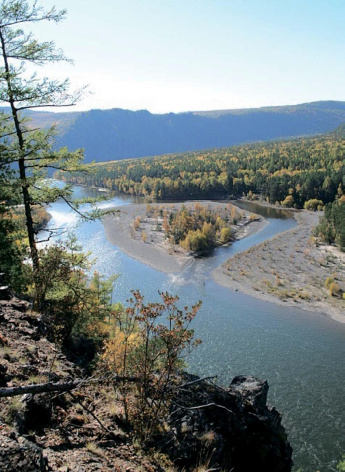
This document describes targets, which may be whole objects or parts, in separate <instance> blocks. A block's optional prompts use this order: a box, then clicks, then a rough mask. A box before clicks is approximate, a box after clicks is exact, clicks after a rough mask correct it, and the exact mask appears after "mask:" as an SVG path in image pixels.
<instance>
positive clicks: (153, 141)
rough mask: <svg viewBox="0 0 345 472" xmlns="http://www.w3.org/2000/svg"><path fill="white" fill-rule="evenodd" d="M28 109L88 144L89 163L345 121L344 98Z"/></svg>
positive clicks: (70, 143)
mask: <svg viewBox="0 0 345 472" xmlns="http://www.w3.org/2000/svg"><path fill="white" fill-rule="evenodd" d="M25 113H26V114H27V115H28V116H29V117H30V118H31V120H32V122H31V125H32V127H33V128H36V127H41V126H45V127H48V126H51V125H52V124H55V125H56V126H57V130H58V134H59V135H58V139H57V145H58V146H67V147H68V148H69V149H77V148H84V149H85V158H86V162H91V161H93V160H95V161H97V162H100V161H109V160H115V159H116V160H117V159H127V158H131V157H145V156H153V155H159V154H166V153H177V152H185V151H192V150H200V149H209V148H215V147H226V146H233V145H236V144H241V143H249V142H254V141H265V140H270V139H277V138H288V137H297V136H307V135H315V134H318V133H325V132H328V131H331V130H332V129H334V128H336V127H337V126H339V125H340V124H342V123H344V122H345V102H336V101H324V102H314V103H305V104H301V105H294V106H282V107H265V108H256V109H255V108H252V109H239V110H217V111H205V112H190V113H178V114H175V113H166V114H162V115H158V114H152V113H150V112H148V111H146V110H141V111H130V110H122V109H119V108H116V109H111V110H91V111H86V112H67V113H66V112H63V113H52V112H43V111H37V110H30V111H26V112H25Z"/></svg>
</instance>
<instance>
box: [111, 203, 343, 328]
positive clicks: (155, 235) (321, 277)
mask: <svg viewBox="0 0 345 472" xmlns="http://www.w3.org/2000/svg"><path fill="white" fill-rule="evenodd" d="M200 203H202V204H205V205H208V206H209V208H210V209H215V208H217V207H218V208H221V207H222V206H226V205H227V204H226V203H218V202H209V201H207V202H200ZM183 204H184V205H186V206H188V205H194V204H195V202H190V203H188V202H187V203H186V202H185V203H174V204H150V205H149V207H150V208H151V211H152V210H154V209H155V208H156V207H157V206H158V207H160V208H166V207H169V206H170V207H174V208H181V206H182V205H183ZM240 211H243V210H240ZM244 213H246V215H247V216H246V218H245V219H244V220H243V221H242V222H241V223H240V224H239V225H238V226H236V231H235V234H234V236H235V239H241V238H243V237H246V236H249V235H250V234H254V233H255V232H258V231H260V230H261V229H262V228H263V226H264V225H265V224H267V221H266V220H265V219H264V218H262V217H260V220H258V221H251V222H250V224H248V223H249V218H248V215H249V212H244ZM137 217H139V219H140V226H139V227H138V228H137V229H134V226H133V223H134V220H135V219H136V218H137ZM294 217H295V218H296V220H297V222H298V225H297V226H296V227H295V228H292V229H290V230H288V231H285V232H284V233H280V234H278V235H276V236H275V237H273V238H272V239H269V240H267V241H265V242H263V243H261V244H259V245H257V246H254V247H252V248H250V249H248V250H247V251H245V252H243V253H239V254H237V255H235V256H234V257H232V258H230V259H228V260H227V261H226V262H225V263H223V264H222V265H221V266H220V267H218V268H217V269H215V270H214V271H213V273H212V277H213V278H214V280H215V281H216V282H217V283H218V284H220V285H223V286H225V287H228V288H229V289H231V290H238V291H241V292H243V293H246V294H248V295H251V296H253V297H256V298H259V299H261V300H265V301H268V302H271V303H275V304H278V305H282V306H283V305H284V306H286V305H290V306H295V307H299V308H302V309H305V310H309V311H314V312H318V313H323V314H325V315H326V316H328V317H330V318H332V319H333V320H336V321H339V322H341V323H345V301H344V300H343V299H342V298H341V297H340V296H331V295H330V293H329V290H328V289H327V288H326V287H325V282H326V279H327V278H328V277H332V279H333V280H334V282H335V283H336V284H337V285H338V286H339V288H340V289H341V290H342V291H345V254H344V253H342V252H340V251H339V250H337V249H336V248H334V247H332V246H320V245H316V244H315V241H314V238H313V228H314V227H315V226H316V225H317V224H318V220H319V217H320V213H319V212H308V211H300V212H296V213H295V215H294ZM103 224H104V227H105V233H106V236H107V238H108V240H109V241H110V242H111V243H112V244H114V245H116V246H117V247H119V248H120V249H121V250H122V251H123V252H124V253H126V254H128V255H129V256H131V257H133V258H134V259H137V260H139V261H141V262H143V263H144V264H146V265H149V266H151V267H153V268H155V269H156V270H159V271H161V272H166V273H178V272H181V271H182V270H184V269H185V268H186V266H187V265H188V264H191V263H192V262H193V256H192V255H190V254H187V253H186V252H185V251H183V250H182V249H181V248H179V247H178V246H171V245H170V244H169V242H168V241H167V240H166V239H165V237H164V232H163V231H158V230H157V229H156V228H155V227H154V225H153V218H152V217H150V216H149V215H148V205H147V204H131V205H128V206H125V207H121V208H120V209H117V210H115V211H114V213H110V214H108V215H106V216H105V217H104V219H103ZM143 233H145V240H143V237H142V235H143Z"/></svg>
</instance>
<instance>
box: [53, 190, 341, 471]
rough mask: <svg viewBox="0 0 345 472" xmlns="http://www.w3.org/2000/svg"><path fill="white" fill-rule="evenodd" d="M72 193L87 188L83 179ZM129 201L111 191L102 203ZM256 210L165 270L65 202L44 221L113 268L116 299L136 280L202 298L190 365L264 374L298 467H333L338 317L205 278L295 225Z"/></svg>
mask: <svg viewBox="0 0 345 472" xmlns="http://www.w3.org/2000/svg"><path fill="white" fill-rule="evenodd" d="M75 193H76V195H90V194H92V192H91V191H87V190H86V189H83V188H81V187H76V188H75ZM130 203H131V200H130V199H125V198H120V197H116V198H112V199H111V200H110V201H107V202H103V203H102V204H100V206H103V207H113V206H122V205H127V204H130ZM253 211H254V210H253ZM255 211H256V212H257V213H259V212H260V213H261V214H263V215H264V216H265V217H266V218H267V219H268V221H269V224H268V225H266V226H265V227H264V228H263V229H262V230H261V231H260V232H259V233H257V234H254V235H252V236H249V237H247V238H244V239H242V240H240V241H237V242H235V243H234V244H233V245H232V246H231V247H229V248H219V249H217V250H216V251H215V252H214V254H213V255H211V256H209V257H207V258H203V259H198V260H196V261H195V262H194V263H193V265H192V266H191V267H188V268H187V269H186V270H185V271H184V272H181V273H178V274H164V273H162V272H159V271H156V270H154V269H152V268H151V267H148V266H146V265H144V264H142V263H140V262H138V261H136V260H134V259H132V258H130V257H128V256H126V255H125V254H124V253H122V252H121V251H120V250H119V249H118V248H117V247H116V246H113V245H112V244H110V243H109V242H108V241H107V239H106V237H105V233H104V228H103V225H102V223H101V222H100V221H95V222H91V223H81V224H79V225H77V217H76V215H75V214H73V213H71V212H70V210H69V208H68V207H67V206H66V205H65V204H64V203H61V202H57V203H55V204H53V205H52V206H51V207H50V209H49V212H50V213H51V214H52V217H53V218H52V220H51V221H50V223H49V225H50V227H60V228H62V229H64V230H68V229H69V230H73V231H74V233H75V235H76V237H77V239H78V240H79V242H80V243H81V245H82V246H83V249H84V250H85V251H90V252H91V253H92V257H93V258H96V262H95V269H97V270H98V271H99V272H100V273H101V274H103V275H105V276H110V275H112V274H120V276H119V278H118V279H117V281H116V282H115V286H114V300H118V301H121V302H123V303H125V302H126V299H128V298H129V296H130V290H131V289H137V288H138V289H140V291H141V293H142V294H143V295H145V299H146V301H147V302H148V301H156V300H158V299H159V295H158V290H160V291H168V292H170V293H171V294H172V295H178V296H179V297H180V301H181V303H182V306H185V305H189V306H191V305H192V304H194V303H195V302H197V301H198V300H202V302H203V304H202V308H201V310H200V312H199V313H198V315H197V317H196V319H195V322H194V330H195V334H196V337H197V338H200V339H202V344H201V345H200V346H199V347H198V348H197V350H196V351H194V353H193V354H192V355H191V356H190V357H189V358H188V370H189V371H190V372H192V373H195V374H198V375H201V376H205V375H218V379H219V382H220V383H222V384H225V385H226V384H228V383H229V382H230V381H231V379H232V378H233V377H234V376H235V375H238V374H250V375H254V376H257V377H259V378H264V379H267V380H268V383H269V386H270V390H269V402H270V403H271V404H272V405H274V406H275V407H276V408H277V409H278V410H279V411H280V412H281V413H282V415H283V424H284V426H285V428H286V430H287V432H288V436H289V440H290V443H291V445H292V447H293V450H294V454H293V458H294V462H295V467H296V469H298V468H299V467H301V468H302V469H303V471H305V472H316V471H317V470H319V471H320V472H328V471H335V470H336V463H337V462H338V461H339V460H340V458H341V455H342V453H345V434H344V433H345V400H344V391H345V389H344V387H345V362H344V360H345V325H341V324H339V323H337V322H334V321H330V320H329V319H328V318H327V317H326V316H322V315H320V314H317V313H315V314H314V313H310V312H306V311H303V310H301V309H298V308H289V307H281V306H278V305H274V304H272V303H267V302H264V301H260V300H257V299H255V298H252V297H249V296H247V295H243V294H241V293H239V292H233V291H231V290H229V289H226V288H223V287H220V286H219V285H217V284H216V283H215V282H214V281H213V280H212V279H211V278H210V273H211V271H212V270H213V269H214V268H215V267H217V266H218V265H220V264H221V263H222V262H223V261H224V260H226V259H227V258H229V257H231V256H232V255H234V254H235V253H237V252H240V251H243V250H245V249H248V248H249V247H250V246H253V245H255V244H258V243H260V242H262V241H264V240H265V239H267V238H270V237H272V236H273V235H274V234H275V233H277V232H281V231H285V230H287V229H289V228H291V227H292V226H294V225H295V224H296V223H295V220H294V219H291V218H286V217H284V215H283V214H282V213H280V212H279V211H278V212H277V211H271V210H269V211H268V210H267V209H264V208H261V209H258V208H256V209H255Z"/></svg>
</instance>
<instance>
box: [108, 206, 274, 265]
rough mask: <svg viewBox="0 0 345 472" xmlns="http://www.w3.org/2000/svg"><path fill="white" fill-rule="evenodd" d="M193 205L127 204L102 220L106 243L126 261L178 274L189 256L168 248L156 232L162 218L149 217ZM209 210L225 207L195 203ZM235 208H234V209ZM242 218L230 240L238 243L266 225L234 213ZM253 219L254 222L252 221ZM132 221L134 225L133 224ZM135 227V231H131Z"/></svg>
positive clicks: (181, 250)
mask: <svg viewBox="0 0 345 472" xmlns="http://www.w3.org/2000/svg"><path fill="white" fill-rule="evenodd" d="M195 203H196V202H194V201H193V202H181V203H173V204H171V203H170V204H158V203H154V204H149V205H148V204H145V203H142V204H131V205H127V206H126V207H122V208H120V209H117V210H115V211H114V212H112V213H110V214H107V215H106V216H105V217H104V218H103V220H102V221H103V225H104V228H105V234H106V236H107V239H108V240H109V241H110V242H111V243H112V244H114V245H115V246H117V247H119V248H120V249H121V251H123V252H125V253H126V254H127V255H129V256H130V257H133V258H134V259H137V260H139V261H140V262H142V263H144V264H146V265H149V266H151V267H153V268H154V269H156V270H159V271H160V272H166V273H176V272H181V271H182V270H184V269H185V268H186V266H188V265H189V264H191V263H192V262H193V255H192V253H188V252H186V251H185V250H183V249H182V248H181V247H180V246H177V245H171V244H170V243H169V241H168V240H167V239H166V238H165V234H164V231H162V230H161V229H160V225H161V223H162V221H161V220H162V217H161V218H160V219H159V220H158V222H157V218H154V217H152V215H151V213H153V212H154V211H155V210H156V209H162V211H163V209H164V208H168V209H169V210H178V209H181V207H182V206H183V205H184V206H186V207H187V208H188V207H192V206H194V205H195ZM199 203H200V204H203V205H205V206H207V207H208V208H209V209H210V210H216V209H217V208H219V209H223V208H225V207H227V206H228V205H229V204H228V203H218V202H210V201H207V202H206V201H205V202H199ZM236 208H237V207H236ZM237 211H238V212H241V213H242V214H243V215H244V218H243V219H242V220H240V221H239V222H238V224H237V225H235V226H234V227H233V234H232V239H233V240H236V239H240V238H243V237H245V236H248V235H249V234H253V233H254V232H257V231H259V230H260V229H261V228H262V227H263V226H264V225H265V224H267V221H266V220H265V219H264V218H261V217H260V218H259V217H256V215H255V216H252V217H250V215H252V213H250V212H248V211H244V210H241V209H239V208H238V209H237ZM254 218H257V219H256V220H255V219H254ZM135 220H137V221H138V223H137V224H136V223H135ZM139 221H140V223H139ZM135 226H136V227H135Z"/></svg>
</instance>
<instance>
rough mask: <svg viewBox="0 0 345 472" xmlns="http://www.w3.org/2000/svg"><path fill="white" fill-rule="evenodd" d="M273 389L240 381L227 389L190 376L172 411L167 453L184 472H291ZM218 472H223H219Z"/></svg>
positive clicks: (256, 382)
mask: <svg viewBox="0 0 345 472" xmlns="http://www.w3.org/2000/svg"><path fill="white" fill-rule="evenodd" d="M267 392H268V384H267V382H266V381H262V380H258V379H256V378H254V377H250V376H238V377H235V378H234V380H233V381H232V382H231V385H230V386H229V387H228V388H222V387H219V386H217V385H215V384H213V383H211V382H207V381H206V380H201V379H198V378H197V377H195V376H191V375H188V376H186V378H185V379H184V385H183V388H181V389H180V390H179V392H178V394H177V395H176V397H175V399H174V401H173V402H172V406H171V415H170V427H171V432H170V433H169V434H168V437H166V438H165V442H164V444H165V445H164V444H163V450H164V452H166V453H167V454H168V455H169V456H170V458H171V459H172V460H173V461H174V462H175V464H176V465H178V466H179V467H181V468H185V470H187V471H188V470H192V469H193V466H194V467H195V464H200V465H205V466H207V468H208V469H212V468H215V469H216V468H219V470H224V471H230V470H231V471H232V472H248V471H250V470H255V471H265V472H289V471H290V470H291V467H292V448H291V446H290V444H289V443H288V441H287V435H286V432H285V429H284V427H283V426H282V424H281V415H280V414H279V412H278V411H277V410H275V409H274V408H273V407H271V406H269V405H267ZM217 470H218V469H217Z"/></svg>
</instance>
